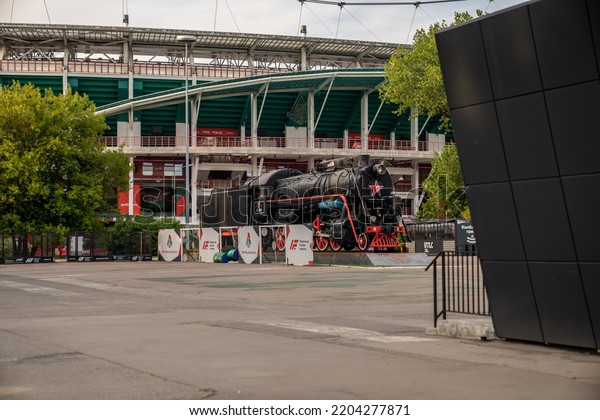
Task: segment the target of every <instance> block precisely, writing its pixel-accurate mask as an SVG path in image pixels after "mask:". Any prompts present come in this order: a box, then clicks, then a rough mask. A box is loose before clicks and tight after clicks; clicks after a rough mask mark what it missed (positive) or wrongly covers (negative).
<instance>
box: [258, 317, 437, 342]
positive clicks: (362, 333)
mask: <svg viewBox="0 0 600 420" xmlns="http://www.w3.org/2000/svg"><path fill="white" fill-rule="evenodd" d="M252 323H253V324H259V325H265V326H269V327H278V328H287V329H290V330H298V331H306V332H312V333H317V334H325V335H332V336H334V337H339V338H349V339H359V340H368V341H375V342H379V343H409V342H421V341H437V339H435V338H426V337H415V336H407V335H402V336H400V335H386V334H383V333H380V332H377V331H370V330H364V329H361V328H351V327H340V326H337V325H325V324H315V323H312V322H304V321H252Z"/></svg>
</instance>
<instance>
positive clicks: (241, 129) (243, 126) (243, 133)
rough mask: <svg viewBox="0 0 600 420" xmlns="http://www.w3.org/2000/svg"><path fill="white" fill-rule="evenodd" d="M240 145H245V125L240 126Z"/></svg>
mask: <svg viewBox="0 0 600 420" xmlns="http://www.w3.org/2000/svg"><path fill="white" fill-rule="evenodd" d="M240 144H241V145H242V146H244V145H245V144H246V124H242V125H240Z"/></svg>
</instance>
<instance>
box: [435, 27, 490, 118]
mask: <svg viewBox="0 0 600 420" xmlns="http://www.w3.org/2000/svg"><path fill="white" fill-rule="evenodd" d="M436 42H437V45H438V52H439V58H440V63H441V64H442V73H443V76H444V84H445V87H446V93H447V96H448V106H449V107H450V109H454V108H460V107H463V106H469V105H475V104H479V103H482V102H488V101H491V100H492V99H493V97H492V88H491V85H490V79H489V75H488V68H487V62H486V59H485V53H484V49H483V41H482V39H481V30H480V28H479V24H478V23H470V24H463V25H458V26H455V27H453V28H452V29H451V30H444V31H440V32H438V33H437V34H436Z"/></svg>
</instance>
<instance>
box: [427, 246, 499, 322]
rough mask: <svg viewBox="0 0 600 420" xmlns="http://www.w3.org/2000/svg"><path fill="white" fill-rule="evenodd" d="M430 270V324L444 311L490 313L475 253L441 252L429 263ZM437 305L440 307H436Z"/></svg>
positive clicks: (443, 314)
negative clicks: (431, 300)
mask: <svg viewBox="0 0 600 420" xmlns="http://www.w3.org/2000/svg"><path fill="white" fill-rule="evenodd" d="M429 269H432V270H433V326H434V327H437V321H438V319H439V318H440V317H441V318H442V319H446V314H447V313H448V312H454V313H461V314H468V315H482V316H490V315H491V311H490V307H489V303H488V299H487V293H486V290H485V284H484V280H483V274H482V272H481V264H480V262H479V255H478V254H477V253H476V252H461V251H443V252H440V253H439V254H437V256H436V257H435V258H434V259H433V261H431V263H429V265H428V266H427V268H425V271H427V270H429ZM440 306H441V307H440Z"/></svg>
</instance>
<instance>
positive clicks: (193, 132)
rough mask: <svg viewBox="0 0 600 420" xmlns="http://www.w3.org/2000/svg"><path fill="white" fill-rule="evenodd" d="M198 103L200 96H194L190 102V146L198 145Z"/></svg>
mask: <svg viewBox="0 0 600 420" xmlns="http://www.w3.org/2000/svg"><path fill="white" fill-rule="evenodd" d="M200 102H201V96H200V95H198V96H196V99H193V100H192V104H191V107H192V120H191V127H190V137H191V145H192V146H197V145H198V115H199V114H200Z"/></svg>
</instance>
